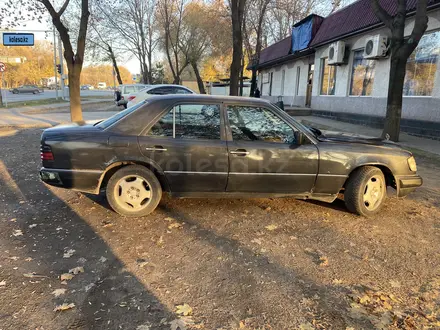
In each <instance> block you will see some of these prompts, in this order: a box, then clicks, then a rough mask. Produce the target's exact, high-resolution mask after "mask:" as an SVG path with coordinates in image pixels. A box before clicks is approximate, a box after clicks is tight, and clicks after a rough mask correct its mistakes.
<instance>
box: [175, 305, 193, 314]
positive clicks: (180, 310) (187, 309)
mask: <svg viewBox="0 0 440 330" xmlns="http://www.w3.org/2000/svg"><path fill="white" fill-rule="evenodd" d="M176 313H177V314H179V315H184V316H188V315H191V313H192V308H191V306H190V305H188V304H183V305H178V306H176Z"/></svg>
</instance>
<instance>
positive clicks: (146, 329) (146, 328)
mask: <svg viewBox="0 0 440 330" xmlns="http://www.w3.org/2000/svg"><path fill="white" fill-rule="evenodd" d="M150 329H151V325H150V324H142V325H138V326H137V327H136V330H150Z"/></svg>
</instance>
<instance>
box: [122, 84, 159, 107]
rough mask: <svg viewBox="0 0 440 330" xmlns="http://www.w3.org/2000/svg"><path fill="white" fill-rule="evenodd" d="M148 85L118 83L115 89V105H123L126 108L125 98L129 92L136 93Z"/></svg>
mask: <svg viewBox="0 0 440 330" xmlns="http://www.w3.org/2000/svg"><path fill="white" fill-rule="evenodd" d="M149 86H150V85H145V84H127V85H125V84H124V85H119V87H118V89H117V90H116V91H115V102H116V105H118V106H120V105H123V106H124V108H127V103H128V102H127V99H128V96H129V95H130V94H136V93H138V92H140V91H141V90H142V89H144V88H146V87H149Z"/></svg>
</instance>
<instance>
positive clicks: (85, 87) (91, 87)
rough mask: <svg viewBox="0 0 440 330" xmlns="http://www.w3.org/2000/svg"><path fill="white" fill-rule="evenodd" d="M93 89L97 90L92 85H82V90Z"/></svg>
mask: <svg viewBox="0 0 440 330" xmlns="http://www.w3.org/2000/svg"><path fill="white" fill-rule="evenodd" d="M91 89H95V88H94V87H93V86H92V85H81V90H85V91H88V90H91Z"/></svg>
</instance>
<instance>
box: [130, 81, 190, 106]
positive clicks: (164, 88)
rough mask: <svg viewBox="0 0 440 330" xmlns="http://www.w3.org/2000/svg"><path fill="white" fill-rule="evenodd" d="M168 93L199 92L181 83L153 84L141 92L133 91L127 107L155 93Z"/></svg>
mask: <svg viewBox="0 0 440 330" xmlns="http://www.w3.org/2000/svg"><path fill="white" fill-rule="evenodd" d="M167 94H197V93H196V92H194V91H193V90H191V89H189V88H187V87H185V86H181V85H151V86H148V87H146V88H144V89H143V90H141V91H139V93H132V94H130V95H128V97H127V101H128V104H127V107H132V106H133V105H135V104H138V103H139V102H141V101H143V100H146V99H148V98H150V97H152V96H154V95H167Z"/></svg>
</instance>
